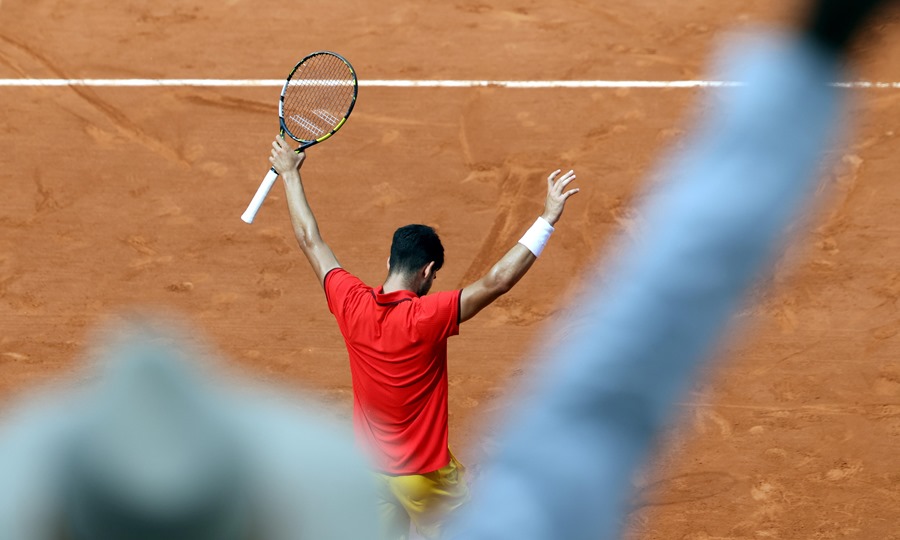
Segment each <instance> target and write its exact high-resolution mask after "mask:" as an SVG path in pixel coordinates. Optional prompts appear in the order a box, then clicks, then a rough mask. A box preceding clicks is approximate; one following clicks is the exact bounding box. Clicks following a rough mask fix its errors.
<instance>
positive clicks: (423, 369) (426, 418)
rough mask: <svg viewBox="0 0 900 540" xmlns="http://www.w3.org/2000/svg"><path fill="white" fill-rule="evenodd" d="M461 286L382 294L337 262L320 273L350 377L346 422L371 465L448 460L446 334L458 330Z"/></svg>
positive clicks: (415, 466)
mask: <svg viewBox="0 0 900 540" xmlns="http://www.w3.org/2000/svg"><path fill="white" fill-rule="evenodd" d="M461 292H462V291H448V292H439V293H434V294H429V295H426V296H422V297H419V296H416V294H415V293H414V292H412V291H395V292H392V293H388V294H385V293H384V292H383V289H382V288H380V287H379V288H378V289H373V288H372V287H369V286H367V285H366V284H364V283H363V282H362V281H360V280H359V279H358V278H357V277H355V276H354V275H352V274H350V273H349V272H347V271H346V270H344V269H342V268H335V269H334V270H331V271H330V272H328V275H326V276H325V296H326V298H327V299H328V309H330V310H331V313H333V314H334V317H335V318H336V319H337V323H338V326H339V327H340V329H341V334H342V335H343V336H344V342H345V343H346V345H347V352H348V353H349V356H350V373H351V375H352V377H353V426H354V431H355V432H356V438H357V440H358V441H359V443H360V444H361V445H363V446H364V447H365V449H366V450H367V451H368V452H369V453H370V455H371V457H372V458H373V459H374V461H375V466H376V467H377V468H378V469H379V470H380V471H381V472H384V473H387V474H392V475H407V474H424V473H429V472H432V471H436V470H438V469H440V468H441V467H444V466H445V465H447V464H448V463H450V450H449V448H448V422H447V338H449V337H450V336H455V335H457V334H458V333H459V298H460V294H461Z"/></svg>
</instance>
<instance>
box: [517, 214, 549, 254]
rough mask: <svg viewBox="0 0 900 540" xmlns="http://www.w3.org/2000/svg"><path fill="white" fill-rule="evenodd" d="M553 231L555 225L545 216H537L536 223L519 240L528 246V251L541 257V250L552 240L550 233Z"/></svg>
mask: <svg viewBox="0 0 900 540" xmlns="http://www.w3.org/2000/svg"><path fill="white" fill-rule="evenodd" d="M552 232H553V225H550V222H549V221H547V220H546V219H544V218H543V217H539V218H537V220H536V221H535V222H534V225H532V226H531V228H530V229H528V231H527V232H525V234H524V235H523V236H522V239H521V240H519V243H520V244H522V245H523V246H525V247H527V248H528V251H530V252H532V253H534V256H535V257H540V255H541V252H542V251H544V247H545V246H546V245H547V241H548V240H550V234H551V233H552Z"/></svg>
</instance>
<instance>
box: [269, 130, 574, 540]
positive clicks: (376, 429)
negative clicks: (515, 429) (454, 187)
mask: <svg viewBox="0 0 900 540" xmlns="http://www.w3.org/2000/svg"><path fill="white" fill-rule="evenodd" d="M304 159H305V155H304V154H303V153H300V154H297V153H295V152H294V151H293V149H292V148H291V147H290V146H289V145H288V144H287V142H286V141H284V139H282V138H281V137H276V139H275V141H274V142H273V143H272V154H271V158H270V161H271V163H272V165H273V167H275V170H276V171H278V173H279V174H280V175H281V178H282V179H283V180H284V185H285V189H286V192H287V200H288V208H289V210H290V215H291V223H292V224H293V229H294V234H295V235H296V236H297V242H298V243H299V244H300V249H301V250H302V251H303V254H304V255H306V258H307V259H308V260H309V263H310V265H311V266H312V268H313V271H314V272H315V273H316V277H317V278H318V280H319V282H320V283H321V284H322V286H323V287H324V288H325V296H326V299H327V301H328V308H329V309H330V310H331V312H332V313H333V314H334V317H335V318H336V319H337V323H338V327H339V328H340V330H341V334H342V335H343V336H344V341H345V343H346V346H347V352H348V353H349V357H350V371H351V373H352V377H353V422H354V429H355V432H356V437H357V440H358V442H359V444H360V445H361V446H362V447H363V449H364V450H365V451H366V452H368V453H369V454H370V455H371V457H372V459H373V460H374V466H375V467H376V469H377V477H378V480H379V483H380V486H381V490H380V498H379V506H380V508H379V509H380V513H381V518H382V523H383V526H384V529H383V533H384V538H390V539H403V538H406V537H407V536H408V534H409V530H410V521H412V523H413V524H414V525H415V527H416V530H417V531H418V533H419V534H420V535H422V536H425V537H426V538H435V537H437V536H438V534H439V531H440V523H441V520H442V518H443V517H444V516H446V515H447V514H448V513H450V512H452V511H453V510H454V509H456V508H457V507H459V506H460V505H462V504H463V503H464V502H465V501H466V500H467V498H468V488H467V485H466V480H465V476H464V474H463V473H464V468H463V466H462V465H461V464H460V463H459V462H458V461H457V460H456V458H455V457H454V456H453V454H451V452H450V449H449V446H448V423H447V422H448V412H447V409H448V407H447V338H449V337H450V336H455V335H457V334H458V333H459V325H460V324H461V323H463V322H465V321H467V320H469V319H471V318H472V317H474V316H475V315H476V314H477V313H478V312H479V311H481V310H482V309H484V308H485V307H487V306H488V305H489V304H490V303H491V302H493V301H494V300H496V299H497V298H499V297H500V296H501V295H503V294H504V293H506V292H507V291H509V290H510V289H511V288H512V287H513V286H514V285H515V284H516V283H517V282H518V281H519V280H520V279H521V278H522V276H524V275H525V273H526V272H527V271H528V269H529V268H531V266H532V265H533V264H534V262H535V260H536V259H537V257H538V256H539V255H540V254H541V251H542V250H543V249H544V246H545V245H546V244H547V241H548V240H549V238H550V235H551V233H552V232H553V226H554V225H555V224H556V222H557V221H558V220H559V218H560V216H561V215H562V213H563V209H564V208H565V205H566V201H567V200H568V199H569V198H570V197H572V196H573V195H575V194H576V193H578V189H569V185H570V184H571V182H572V181H573V180H575V174H574V172H573V171H569V172H567V173H565V174H560V172H561V171H558V170H557V171H555V172H553V173H552V174H550V175H549V177H548V178H547V197H546V201H545V203H544V212H543V214H541V216H540V217H538V218H537V220H536V221H535V222H534V224H533V225H532V226H531V228H530V229H528V230H527V232H525V234H524V236H523V237H522V239H521V240H520V241H519V242H518V243H517V244H516V245H514V246H513V247H512V248H511V249H510V250H509V251H508V252H507V253H506V255H504V256H503V257H502V258H501V259H500V260H499V261H498V262H497V263H496V264H495V265H494V266H493V267H492V268H491V269H490V270H489V271H488V272H487V273H486V274H485V275H484V276H483V277H482V278H481V279H479V280H477V281H476V282H475V283H472V284H471V285H469V286H467V287H465V288H464V289H462V290H455V291H445V292H438V293H434V294H430V295H429V294H428V292H429V291H430V290H431V286H432V284H433V283H434V280H435V278H436V277H437V274H438V272H439V271H440V269H441V267H442V266H443V264H444V248H443V246H442V245H441V240H440V238H439V237H438V235H437V233H436V232H435V231H434V229H432V228H431V227H428V226H426V225H407V226H405V227H401V228H399V229H397V231H396V232H395V233H394V237H393V242H392V244H391V252H390V259H389V262H388V274H387V278H386V279H385V281H384V283H383V284H382V285H381V286H380V287H377V288H376V287H370V286H368V285H366V284H365V283H363V282H362V281H360V280H359V279H358V278H357V277H356V276H354V275H353V274H351V273H350V272H348V271H346V270H344V269H343V268H342V267H341V265H340V263H339V262H338V260H337V258H336V257H335V255H334V253H333V252H332V250H331V248H330V247H329V246H328V244H326V243H325V241H324V240H323V239H322V236H321V234H320V233H319V227H318V224H317V223H316V219H315V217H314V216H313V213H312V210H311V209H310V206H309V203H308V201H307V199H306V195H305V193H304V191H303V183H302V181H301V176H300V167H301V166H302V164H303V161H304Z"/></svg>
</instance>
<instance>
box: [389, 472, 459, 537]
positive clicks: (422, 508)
mask: <svg viewBox="0 0 900 540" xmlns="http://www.w3.org/2000/svg"><path fill="white" fill-rule="evenodd" d="M465 470H466V469H465V467H463V466H462V464H460V463H459V462H458V461H456V458H455V457H453V454H450V463H448V464H447V465H446V466H445V467H442V468H440V469H438V470H436V471H434V472H431V473H427V474H412V475H408V476H390V475H387V474H381V473H375V476H376V480H377V483H378V513H379V518H380V520H381V538H382V540H407V539H408V538H409V525H410V522H412V524H413V525H415V526H416V531H417V532H418V533H419V535H421V536H423V537H425V538H428V539H435V538H438V537H439V536H440V533H441V522H442V521H443V520H444V518H445V517H447V515H448V514H450V513H451V512H453V511H454V510H456V509H457V508H459V507H460V506H462V505H463V504H465V502H466V501H468V500H469V487H468V485H466V479H465V476H464V473H465Z"/></svg>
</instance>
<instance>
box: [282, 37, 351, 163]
mask: <svg viewBox="0 0 900 540" xmlns="http://www.w3.org/2000/svg"><path fill="white" fill-rule="evenodd" d="M358 93H359V81H358V80H357V77H356V70H354V69H353V66H352V65H351V64H350V62H348V61H347V59H346V58H344V57H343V56H341V55H339V54H337V53H335V52H331V51H317V52H314V53H311V54H309V55H307V56H305V57H304V58H303V59H302V60H300V62H298V63H297V65H296V66H294V69H293V70H291V73H290V75H288V78H287V80H286V81H285V83H284V87H283V88H282V89H281V99H280V100H279V103H278V117H279V121H280V123H281V131H282V134H283V135H287V136H289V137H290V138H292V139H294V140H295V141H297V142H299V143H300V148H301V149H302V148H307V147H309V146H312V145H314V144H316V143H320V142H322V141H324V140H325V139H327V138H329V137H331V136H332V135H334V134H335V133H336V132H337V130H339V129H340V128H341V127H342V126H343V125H344V123H345V122H346V121H347V118H348V117H349V116H350V113H351V112H353V106H354V105H356V96H357V94H358Z"/></svg>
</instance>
